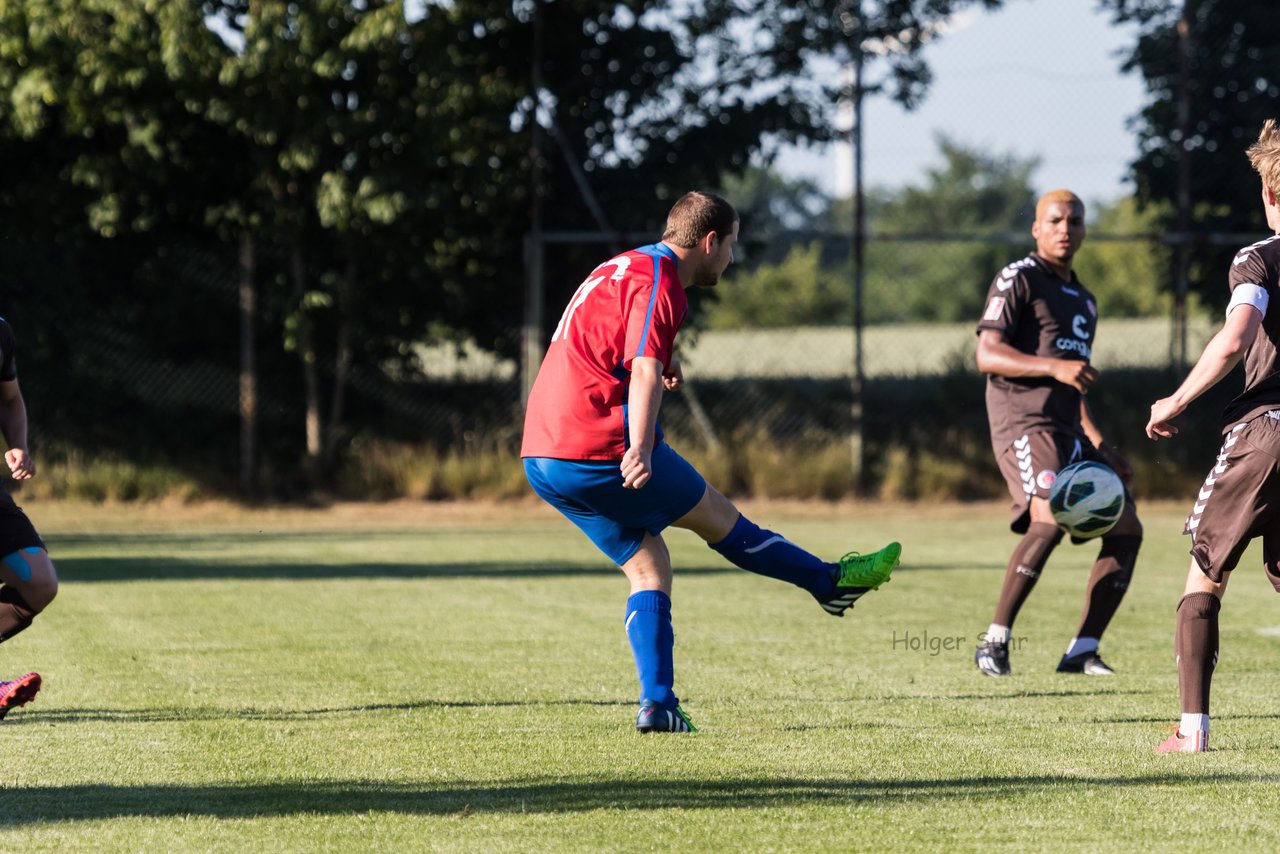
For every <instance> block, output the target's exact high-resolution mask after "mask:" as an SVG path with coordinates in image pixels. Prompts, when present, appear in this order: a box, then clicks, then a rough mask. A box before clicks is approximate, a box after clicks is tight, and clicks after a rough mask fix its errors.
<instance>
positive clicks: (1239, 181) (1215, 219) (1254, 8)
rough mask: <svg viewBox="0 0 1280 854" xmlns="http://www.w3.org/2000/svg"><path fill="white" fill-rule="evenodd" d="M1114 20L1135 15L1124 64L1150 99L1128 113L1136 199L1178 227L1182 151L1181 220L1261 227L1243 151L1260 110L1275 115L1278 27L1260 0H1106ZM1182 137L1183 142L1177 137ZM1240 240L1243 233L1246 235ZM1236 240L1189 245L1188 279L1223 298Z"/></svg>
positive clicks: (1251, 229)
mask: <svg viewBox="0 0 1280 854" xmlns="http://www.w3.org/2000/svg"><path fill="white" fill-rule="evenodd" d="M1102 5H1103V6H1104V7H1107V8H1110V9H1111V10H1112V12H1113V15H1114V17H1115V20H1116V21H1117V22H1122V23H1130V24H1136V25H1137V27H1138V30H1139V36H1138V39H1137V42H1136V44H1135V45H1134V47H1133V49H1132V51H1131V52H1130V53H1129V55H1128V58H1127V61H1126V64H1125V68H1126V69H1127V70H1131V71H1136V72H1138V73H1139V74H1141V75H1142V78H1143V81H1144V82H1145V83H1146V87H1147V93H1148V100H1147V103H1146V105H1145V106H1144V107H1143V109H1142V112H1141V114H1140V116H1139V117H1138V119H1137V120H1135V122H1134V127H1135V128H1136V130H1137V135H1138V146H1137V150H1138V151H1139V155H1138V158H1137V159H1136V160H1135V162H1134V163H1133V178H1134V181H1135V184H1136V186H1137V191H1138V198H1139V199H1140V201H1141V202H1142V203H1143V204H1144V205H1154V206H1156V210H1157V211H1158V213H1159V222H1160V223H1161V225H1162V226H1163V227H1164V228H1166V229H1171V230H1172V229H1178V228H1179V219H1178V212H1177V204H1178V198H1179V189H1178V160H1179V158H1180V157H1186V158H1188V172H1187V174H1188V177H1189V187H1188V196H1189V198H1190V200H1191V209H1190V210H1189V211H1188V214H1189V217H1190V222H1189V227H1190V228H1191V229H1192V230H1193V231H1194V232H1198V233H1205V232H1212V231H1219V232H1234V233H1237V234H1242V235H1250V234H1258V235H1259V236H1261V235H1262V234H1264V233H1266V232H1267V231H1269V229H1268V228H1267V224H1266V221H1265V220H1264V218H1263V215H1262V210H1261V202H1260V199H1259V190H1260V187H1261V184H1260V182H1259V179H1258V176H1257V173H1255V172H1254V171H1253V169H1252V167H1251V166H1250V165H1249V161H1248V159H1247V158H1246V157H1245V156H1244V150H1245V148H1247V147H1248V146H1249V145H1250V144H1251V143H1252V142H1253V141H1254V140H1255V139H1257V137H1258V132H1259V131H1260V130H1261V128H1262V124H1263V122H1264V121H1265V120H1266V119H1269V118H1275V116H1276V108H1275V104H1276V99H1277V97H1280V81H1278V80H1277V78H1276V74H1275V69H1276V67H1277V65H1280V36H1278V35H1277V32H1276V28H1275V26H1274V16H1275V6H1274V4H1273V3H1270V2H1267V0H1196V2H1188V3H1179V2H1172V0H1104V2H1103V3H1102ZM1184 9H1185V10H1186V11H1187V13H1188V27H1187V34H1188V44H1189V51H1188V57H1187V69H1188V75H1187V83H1186V90H1185V91H1186V105H1187V115H1188V126H1187V128H1186V132H1185V133H1184V132H1183V130H1182V129H1181V128H1180V127H1179V118H1178V116H1179V102H1180V92H1181V89H1180V84H1179V79H1180V77H1179V37H1178V21H1179V18H1180V16H1181V14H1182V12H1183V10H1184ZM1184 136H1185V137H1186V139H1185V141H1183V137H1184ZM1243 242H1246V243H1247V242H1251V239H1249V238H1245V239H1244V240H1243ZM1237 248H1238V246H1236V245H1225V246H1209V245H1204V244H1193V246H1192V248H1191V262H1192V266H1191V272H1190V284H1191V286H1192V287H1193V288H1195V289H1197V290H1198V291H1200V293H1202V294H1204V295H1205V296H1207V297H1208V302H1209V303H1210V304H1212V305H1223V304H1225V303H1226V299H1227V289H1226V287H1225V284H1226V271H1227V269H1228V264H1229V263H1230V260H1231V256H1232V254H1233V253H1234V252H1235V250H1236V249H1237Z"/></svg>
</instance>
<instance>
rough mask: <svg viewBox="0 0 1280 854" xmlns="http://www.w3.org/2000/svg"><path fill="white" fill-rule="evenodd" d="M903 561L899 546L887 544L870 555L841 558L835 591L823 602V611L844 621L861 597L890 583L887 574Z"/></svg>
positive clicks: (850, 553)
mask: <svg viewBox="0 0 1280 854" xmlns="http://www.w3.org/2000/svg"><path fill="white" fill-rule="evenodd" d="M900 557H902V545H901V543H889V545H887V546H885V547H884V548H882V549H881V550H880V551H878V552H872V553H871V554H869V555H863V554H858V553H857V552H849V553H848V554H847V555H845V556H844V557H842V558H840V568H839V569H838V570H837V573H836V589H835V590H833V591H832V593H831V595H830V596H829V597H827V598H826V599H824V600H822V601H821V602H820V603H819V604H821V605H822V608H823V610H824V611H826V612H827V613H828V614H830V615H831V616H833V617H843V616H844V612H845V611H847V610H849V609H850V608H852V607H853V603H854V602H857V601H858V599H860V598H861V597H862V595H863V594H864V593H868V592H870V591H872V590H875V589H876V588H877V587H879V586H880V585H881V584H884V583H885V582H886V581H888V580H889V574H890V573H892V572H893V568H894V567H895V566H897V565H898V559H899V558H900Z"/></svg>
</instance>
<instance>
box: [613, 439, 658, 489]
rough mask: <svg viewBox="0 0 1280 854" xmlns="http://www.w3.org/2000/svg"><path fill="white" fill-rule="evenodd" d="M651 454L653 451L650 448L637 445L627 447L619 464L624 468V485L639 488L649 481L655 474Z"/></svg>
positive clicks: (628, 487)
mask: <svg viewBox="0 0 1280 854" xmlns="http://www.w3.org/2000/svg"><path fill="white" fill-rule="evenodd" d="M650 456H651V452H650V451H649V450H648V449H641V448H637V447H636V446H635V445H632V446H631V447H630V448H627V452H626V453H625V454H623V455H622V463H621V464H620V465H619V468H621V469H622V485H623V486H625V487H626V488H627V489H639V488H640V487H642V486H644V485H645V484H646V483H648V482H649V478H650V477H652V476H653V464H652V462H651V461H650Z"/></svg>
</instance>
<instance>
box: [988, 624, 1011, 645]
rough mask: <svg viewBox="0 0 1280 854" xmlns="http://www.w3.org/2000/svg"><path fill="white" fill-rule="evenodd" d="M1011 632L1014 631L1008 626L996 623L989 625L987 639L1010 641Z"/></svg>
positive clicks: (1002, 641) (1001, 641)
mask: <svg viewBox="0 0 1280 854" xmlns="http://www.w3.org/2000/svg"><path fill="white" fill-rule="evenodd" d="M1011 633H1012V632H1011V630H1010V629H1009V627H1008V626H1000V625H997V624H995V623H992V624H991V625H990V626H987V640H989V641H995V642H996V643H1008V642H1009V635H1010V634H1011Z"/></svg>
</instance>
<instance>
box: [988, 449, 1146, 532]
mask: <svg viewBox="0 0 1280 854" xmlns="http://www.w3.org/2000/svg"><path fill="white" fill-rule="evenodd" d="M1082 460H1090V461H1092V462H1096V463H1102V464H1103V465H1104V466H1107V467H1108V468H1110V466H1111V464H1110V463H1108V462H1107V460H1106V458H1105V457H1103V456H1102V454H1100V453H1099V452H1098V449H1097V448H1095V447H1094V446H1093V445H1092V444H1091V443H1090V442H1089V441H1088V440H1087V439H1081V438H1079V437H1077V436H1073V435H1071V434H1069V433H1050V432H1040V433H1027V434H1025V435H1023V436H1019V437H1018V438H1017V439H1015V440H1014V442H1013V444H1012V445H1010V446H1009V447H1008V448H1006V449H1005V452H1004V453H1003V454H1001V455H1000V456H998V457H997V458H996V462H997V463H998V464H999V465H1000V473H1001V474H1002V475H1004V482H1005V485H1006V486H1008V487H1009V496H1010V497H1011V498H1012V499H1013V506H1012V507H1010V508H1009V512H1010V518H1009V529H1010V530H1012V531H1013V532H1014V533H1016V534H1025V533H1026V532H1027V528H1028V527H1030V525H1031V499H1032V498H1036V497H1039V498H1048V497H1049V490H1050V489H1051V488H1052V487H1053V482H1054V481H1055V480H1056V479H1057V477H1058V472H1059V471H1060V470H1061V469H1063V468H1066V467H1067V466H1069V465H1071V463H1078V462H1081V461H1082ZM1124 500H1125V502H1126V503H1128V504H1132V503H1133V496H1132V495H1130V494H1129V489H1128V487H1125V490H1124ZM1072 541H1073V542H1082V541H1078V540H1075V539H1074V538H1073V540H1072Z"/></svg>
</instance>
